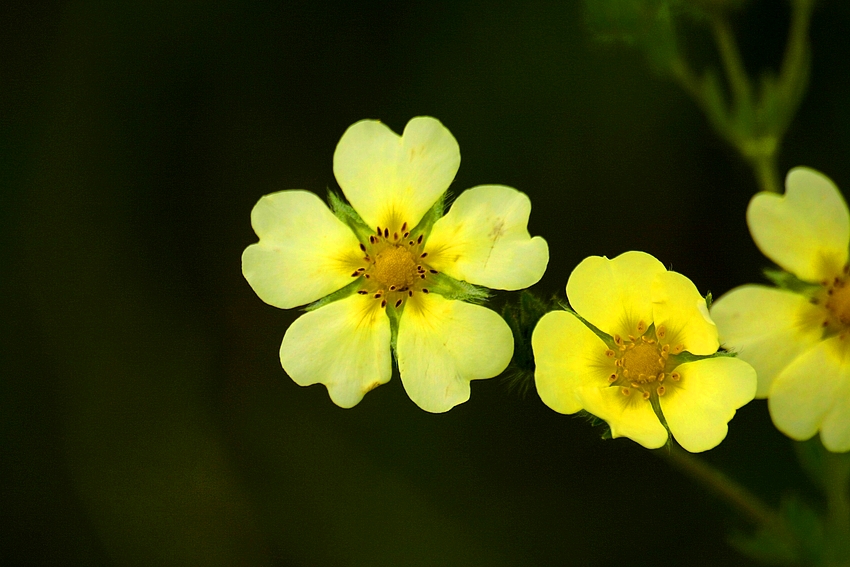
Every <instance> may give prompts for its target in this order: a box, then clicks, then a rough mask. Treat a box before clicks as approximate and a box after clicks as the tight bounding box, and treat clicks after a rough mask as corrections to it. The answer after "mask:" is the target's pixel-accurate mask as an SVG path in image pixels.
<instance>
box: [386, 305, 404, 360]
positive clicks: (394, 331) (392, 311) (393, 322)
mask: <svg viewBox="0 0 850 567" xmlns="http://www.w3.org/2000/svg"><path fill="white" fill-rule="evenodd" d="M403 309H404V305H402V306H401V308H397V307H396V306H395V305H387V309H386V312H387V317H389V318H390V347H391V348H392V351H393V357H394V358H395V359H396V360H398V350H397V348H398V347H397V345H398V322H399V321H400V320H401V312H402V310H403Z"/></svg>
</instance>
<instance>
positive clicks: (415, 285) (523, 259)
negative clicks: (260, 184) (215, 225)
mask: <svg viewBox="0 0 850 567" xmlns="http://www.w3.org/2000/svg"><path fill="white" fill-rule="evenodd" d="M333 163H334V174H335V176H336V179H337V181H338V182H339V186H340V188H341V189H342V192H343V193H344V195H345V197H346V198H347V199H348V201H349V203H350V205H351V206H348V205H346V204H345V203H342V202H341V201H339V200H338V199H337V200H336V201H335V202H334V205H335V209H336V213H337V214H336V215H335V214H334V213H333V212H331V211H330V210H329V209H328V207H327V206H325V204H324V203H323V202H322V200H321V199H319V198H318V197H317V196H316V195H314V194H313V193H309V192H306V191H299V190H290V191H280V192H278V193H272V194H271V195H266V196H265V197H263V198H261V199H260V201H259V202H258V203H257V205H256V206H255V207H254V209H253V211H251V224H252V226H253V227H254V231H255V232H256V233H257V235H258V236H259V238H260V241H259V242H258V243H256V244H252V245H251V246H249V247H248V248H247V249H246V250H245V252H244V253H243V255H242V272H243V274H244V275H245V278H246V279H247V280H248V282H249V283H250V284H251V287H253V288H254V291H255V292H256V293H257V295H259V296H260V298H261V299H262V300H263V301H265V302H266V303H269V304H271V305H274V306H276V307H280V308H283V309H289V308H292V307H297V306H299V305H305V304H307V303H311V302H314V301H317V300H320V299H322V298H325V299H323V301H322V302H320V306H319V307H318V308H316V309H314V310H311V311H308V312H307V313H306V314H304V315H302V316H301V317H299V318H298V319H297V320H296V321H295V322H294V323H293V324H292V325H291V326H290V327H289V329H288V330H287V331H286V334H285V336H284V338H283V343H282V345H281V348H280V359H281V363H282V365H283V368H284V370H286V372H287V373H288V374H289V375H290V377H292V379H293V380H294V381H295V382H296V383H298V384H300V385H302V386H306V385H309V384H316V383H321V384H324V385H325V386H326V387H327V389H328V392H329V394H330V397H331V399H332V400H333V401H334V402H335V403H336V404H338V405H340V406H342V407H352V406H354V405H355V404H357V403H358V402H359V401H360V400H361V399H362V398H363V395H364V394H365V393H366V392H368V391H369V390H371V389H373V388H375V387H377V386H379V385H381V384H384V383H386V382H387V381H389V379H390V377H391V375H392V361H391V344H392V348H393V349H394V354H395V355H396V359H397V362H398V369H399V373H400V375H401V380H402V383H403V384H404V388H405V390H406V391H407V393H408V395H409V396H410V398H411V399H412V400H413V401H414V402H415V403H416V404H418V405H419V406H420V407H421V408H423V409H425V410H427V411H431V412H443V411H447V410H449V409H451V408H452V407H454V406H455V405H457V404H459V403H462V402H464V401H466V400H467V399H469V392H470V387H469V382H470V380H475V379H481V378H491V377H493V376H496V375H498V374H499V373H501V372H502V371H503V370H504V369H505V367H506V366H507V364H508V362H509V361H510V359H511V356H512V354H513V337H512V335H511V331H510V329H509V328H508V326H507V324H506V323H505V322H504V320H502V318H501V317H500V316H499V315H498V314H496V313H495V312H494V311H491V310H490V309H487V308H485V307H482V306H480V305H474V304H472V303H467V302H464V301H460V300H458V299H464V298H473V299H474V298H476V297H478V298H480V296H481V293H480V291H479V290H476V289H475V288H474V287H473V286H470V285H469V284H475V285H481V286H487V287H491V288H496V289H507V290H515V289H520V288H523V287H527V286H529V285H532V284H534V283H535V282H537V281H538V280H539V279H540V278H541V277H542V275H543V272H544V271H545V269H546V264H547V263H548V260H549V250H548V247H547V245H546V242H545V241H544V240H543V239H542V238H540V237H534V238H531V236H530V235H529V233H528V230H527V223H528V217H529V214H530V211H531V203H530V201H529V199H528V197H526V196H525V195H524V194H523V193H520V192H519V191H517V190H515V189H512V188H510V187H505V186H502V185H481V186H477V187H474V188H472V189H469V190H467V191H465V192H464V193H462V194H461V195H460V196H459V197H458V198H457V200H456V201H455V202H454V203H453V205H452V207H451V209H450V210H449V212H448V213H447V214H446V215H445V216H443V217H441V218H440V214H441V213H442V205H441V203H442V201H441V199H442V196H443V194H444V193H445V191H446V189H448V187H449V184H450V183H451V182H452V180H453V179H454V176H455V173H456V172H457V169H458V166H459V165H460V152H459V149H458V145H457V142H456V141H455V139H454V137H453V136H452V135H451V133H450V132H449V131H448V130H447V129H446V128H445V127H444V126H443V125H442V124H441V123H440V122H439V121H437V120H435V119H434V118H428V117H419V118H414V119H413V120H411V121H410V122H409V123H408V124H407V126H406V127H405V129H404V133H403V135H402V136H398V135H397V134H395V133H393V132H392V131H391V130H390V129H389V128H388V127H387V126H385V125H384V124H382V123H380V122H378V121H374V120H363V121H360V122H357V123H356V124H354V125H353V126H351V127H350V128H349V129H348V130H347V131H346V132H345V134H343V136H342V139H341V140H340V141H339V144H338V145H337V148H336V152H335V153H334V160H333ZM435 204H437V205H436V206H435ZM465 282H466V283H465ZM331 294H333V295H331Z"/></svg>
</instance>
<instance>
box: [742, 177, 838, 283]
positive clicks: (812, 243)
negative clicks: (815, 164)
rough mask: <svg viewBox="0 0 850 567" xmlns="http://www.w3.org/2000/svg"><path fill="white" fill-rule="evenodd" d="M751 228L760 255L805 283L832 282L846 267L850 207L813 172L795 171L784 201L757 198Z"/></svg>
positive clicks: (787, 181)
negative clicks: (849, 208)
mask: <svg viewBox="0 0 850 567" xmlns="http://www.w3.org/2000/svg"><path fill="white" fill-rule="evenodd" d="M747 224H749V226H750V233H751V234H752V235H753V240H754V241H755V243H756V245H757V246H758V247H759V249H760V250H761V251H762V253H764V255H765V256H767V257H768V258H770V259H771V260H773V261H774V262H776V263H777V264H778V265H779V266H781V267H782V268H783V269H785V270H787V271H789V272H791V273H792V274H794V275H796V276H797V277H798V278H800V279H801V280H805V281H808V282H820V281H823V280H831V279H832V278H833V277H835V276H836V275H837V274H839V273H840V272H841V269H842V268H843V267H844V264H846V263H847V245H848V243H850V212H848V210H847V203H846V202H845V201H844V197H842V196H841V193H840V192H839V191H838V188H837V187H836V186H835V184H834V183H833V182H832V181H831V180H830V179H829V178H828V177H826V176H825V175H823V174H821V173H818V172H817V171H814V170H813V169H808V168H805V167H797V168H794V169H792V170H791V171H790V172H789V173H788V177H786V179H785V195H784V196H780V195H775V194H773V193H766V192H762V193H758V194H757V195H756V196H755V197H753V198H752V200H751V201H750V206H749V207H748V208H747Z"/></svg>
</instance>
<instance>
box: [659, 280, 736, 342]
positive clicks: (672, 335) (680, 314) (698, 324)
mask: <svg viewBox="0 0 850 567" xmlns="http://www.w3.org/2000/svg"><path fill="white" fill-rule="evenodd" d="M652 313H653V321H655V330H656V332H657V331H658V329H660V328H661V327H662V326H663V327H664V328H665V329H666V336H665V337H664V339H663V341H665V342H667V343H669V344H670V345H672V346H674V347H675V346H677V345H685V350H687V351H688V352H690V353H693V354H712V353H715V352H717V347H719V346H720V343H719V342H718V341H717V327H715V326H714V322H713V321H712V320H711V316H710V315H709V314H708V307H707V306H706V304H705V298H703V296H702V295H700V293H699V291H697V288H696V286H695V285H694V284H693V282H691V280H689V279H688V278H686V277H685V276H683V275H682V274H679V273H676V272H661V273H659V274H658V275H656V276H655V279H654V280H652Z"/></svg>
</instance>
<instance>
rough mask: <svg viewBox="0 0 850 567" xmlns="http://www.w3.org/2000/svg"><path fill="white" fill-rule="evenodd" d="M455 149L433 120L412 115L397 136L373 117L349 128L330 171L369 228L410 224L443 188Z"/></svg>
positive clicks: (454, 166)
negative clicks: (332, 170) (400, 133)
mask: <svg viewBox="0 0 850 567" xmlns="http://www.w3.org/2000/svg"><path fill="white" fill-rule="evenodd" d="M458 167H460V149H459V148H458V145H457V141H456V140H455V139H454V137H453V136H452V134H451V132H449V131H448V130H447V129H446V127H445V126H443V125H442V124H441V123H440V122H439V121H438V120H436V119H435V118H430V117H427V116H420V117H418V118H414V119H412V120H411V121H410V122H408V123H407V126H405V128H404V133H403V134H402V135H401V136H398V135H397V134H396V133H394V132H393V131H392V130H390V129H389V128H388V127H387V126H386V125H385V124H382V123H381V122H378V121H377V120H361V121H360V122H357V123H355V124H353V125H352V126H350V127H349V128H348V130H346V131H345V134H343V135H342V138H341V139H340V141H339V144H338V145H337V147H336V152H334V175H336V179H337V182H338V183H339V186H340V188H342V191H343V193H345V196H346V197H347V198H348V201H349V202H350V203H351V206H353V207H354V209H355V210H356V211H357V212H358V213H359V214H360V216H361V217H363V220H364V221H366V224H368V225H369V226H372V227H378V226H381V227H388V228H389V229H390V230H391V231H392V230H398V229H399V228H400V227H401V225H402V223H404V222H406V223H407V225H408V226H409V227H413V226H415V225H416V223H418V222H419V220H420V219H421V218H422V216H423V215H424V214H425V212H426V211H427V210H428V209H429V208H431V206H432V205H433V204H434V202H436V200H437V198H439V197H440V195H442V194H443V193H444V192H445V191H446V189H448V188H449V185H450V184H451V182H452V180H453V179H454V177H455V174H456V173H457V170H458Z"/></svg>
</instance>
